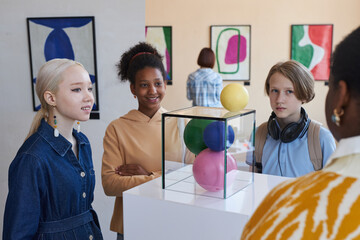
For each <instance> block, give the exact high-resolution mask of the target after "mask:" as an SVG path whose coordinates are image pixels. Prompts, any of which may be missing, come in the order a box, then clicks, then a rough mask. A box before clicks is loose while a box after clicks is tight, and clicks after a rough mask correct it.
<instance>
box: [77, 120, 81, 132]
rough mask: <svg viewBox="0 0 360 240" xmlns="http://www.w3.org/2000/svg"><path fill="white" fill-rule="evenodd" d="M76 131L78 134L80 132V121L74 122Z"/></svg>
mask: <svg viewBox="0 0 360 240" xmlns="http://www.w3.org/2000/svg"><path fill="white" fill-rule="evenodd" d="M76 130H77V132H78V133H79V132H80V121H77V122H76Z"/></svg>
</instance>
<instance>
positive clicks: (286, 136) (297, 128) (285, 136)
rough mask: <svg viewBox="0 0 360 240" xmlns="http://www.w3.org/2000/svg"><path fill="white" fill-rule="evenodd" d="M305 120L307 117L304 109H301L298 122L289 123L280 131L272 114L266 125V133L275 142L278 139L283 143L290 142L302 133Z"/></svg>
mask: <svg viewBox="0 0 360 240" xmlns="http://www.w3.org/2000/svg"><path fill="white" fill-rule="evenodd" d="M307 119H308V115H307V113H306V112H305V109H304V108H301V111H300V119H299V121H298V122H292V123H289V124H288V125H286V126H285V127H284V128H283V129H282V130H280V128H279V126H278V124H277V122H276V115H275V113H274V112H272V113H271V116H270V118H269V120H268V124H267V129H268V133H269V135H270V136H271V137H272V138H273V139H275V140H278V139H280V140H281V141H282V142H284V143H289V142H292V141H294V140H295V139H296V138H298V137H299V135H300V133H301V132H302V131H303V129H304V127H305V126H306V122H307ZM280 131H281V132H280Z"/></svg>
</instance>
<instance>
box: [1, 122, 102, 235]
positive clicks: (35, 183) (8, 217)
mask: <svg viewBox="0 0 360 240" xmlns="http://www.w3.org/2000/svg"><path fill="white" fill-rule="evenodd" d="M53 132H54V129H53V128H52V127H51V126H50V125H49V124H48V123H46V122H45V121H44V119H43V120H42V121H41V124H40V126H39V128H38V130H37V132H36V133H34V134H33V135H32V136H30V137H29V138H28V139H27V140H26V141H25V142H24V144H23V145H22V146H21V148H20V149H19V151H18V153H17V155H16V157H15V159H14V160H13V162H12V163H11V165H10V168H9V179H8V183H9V193H8V196H7V200H6V206H5V213H4V226H3V239H4V240H12V239H16V240H19V239H43V240H46V239H90V240H91V239H102V235H101V231H100V226H99V223H98V220H97V216H96V213H95V212H94V210H93V209H92V206H91V203H92V201H93V199H94V187H95V172H94V167H93V163H92V155H91V147H90V143H89V141H88V139H87V138H86V136H85V135H84V134H82V133H77V132H76V131H75V130H74V131H73V136H74V137H75V139H76V142H77V146H78V154H79V157H78V159H77V158H76V156H75V154H74V152H73V151H72V149H71V147H72V145H71V143H70V142H69V141H67V140H66V139H65V138H64V137H63V136H62V135H59V137H54V134H53Z"/></svg>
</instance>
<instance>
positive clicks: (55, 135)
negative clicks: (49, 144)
mask: <svg viewBox="0 0 360 240" xmlns="http://www.w3.org/2000/svg"><path fill="white" fill-rule="evenodd" d="M56 124H57V120H56V116H55V115H54V137H58V136H59V130H58V129H57V125H56Z"/></svg>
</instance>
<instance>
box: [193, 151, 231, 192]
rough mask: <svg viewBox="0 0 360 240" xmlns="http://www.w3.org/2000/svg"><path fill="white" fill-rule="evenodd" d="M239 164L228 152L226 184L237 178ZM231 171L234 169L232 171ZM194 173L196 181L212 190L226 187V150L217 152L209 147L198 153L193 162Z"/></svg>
mask: <svg viewBox="0 0 360 240" xmlns="http://www.w3.org/2000/svg"><path fill="white" fill-rule="evenodd" d="M236 169H237V165H236V161H235V159H234V158H233V156H231V155H230V154H227V171H226V172H227V174H226V185H227V186H229V185H231V184H232V183H233V182H234V180H235V175H236V174H233V173H236V171H235V170H236ZM231 171H234V172H232V173H230V172H231ZM193 175H194V178H195V180H196V182H197V183H198V184H199V185H200V186H201V187H203V188H205V189H206V190H208V191H210V192H216V191H220V190H223V189H224V151H219V152H215V151H212V150H210V149H209V148H206V149H204V150H203V151H201V152H200V153H199V155H197V157H196V158H195V161H194V164H193Z"/></svg>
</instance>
